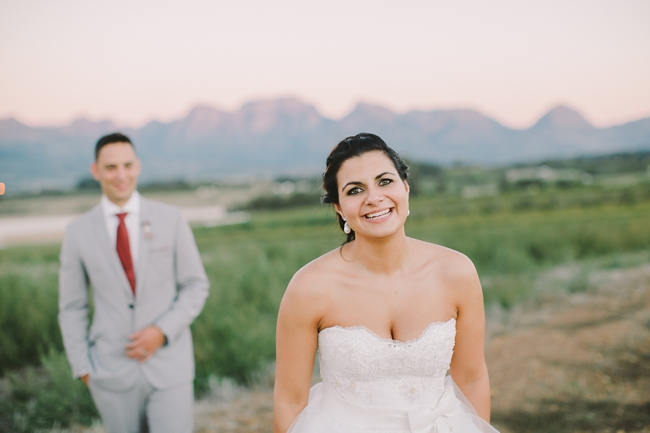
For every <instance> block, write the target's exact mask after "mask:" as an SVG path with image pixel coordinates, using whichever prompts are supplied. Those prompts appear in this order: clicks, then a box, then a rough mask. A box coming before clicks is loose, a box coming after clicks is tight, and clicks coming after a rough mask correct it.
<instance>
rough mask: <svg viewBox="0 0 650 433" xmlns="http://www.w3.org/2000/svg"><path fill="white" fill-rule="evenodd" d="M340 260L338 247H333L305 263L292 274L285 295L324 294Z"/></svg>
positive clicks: (336, 272) (336, 273)
mask: <svg viewBox="0 0 650 433" xmlns="http://www.w3.org/2000/svg"><path fill="white" fill-rule="evenodd" d="M340 261H341V258H340V252H339V249H335V250H332V251H329V252H327V253H325V254H323V255H322V256H320V257H318V258H316V259H314V260H312V261H311V262H309V263H307V264H306V265H304V266H303V267H301V268H300V269H298V271H296V273H295V274H293V277H292V278H291V281H289V284H288V285H287V289H286V291H285V297H286V296H297V297H307V298H314V297H323V296H325V295H326V294H328V293H329V290H328V288H329V287H331V286H332V282H333V280H334V278H335V277H336V275H338V265H340Z"/></svg>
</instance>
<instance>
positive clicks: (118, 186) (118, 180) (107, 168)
mask: <svg viewBox="0 0 650 433" xmlns="http://www.w3.org/2000/svg"><path fill="white" fill-rule="evenodd" d="M90 171H91V173H92V175H93V177H94V178H95V179H96V180H97V181H98V182H99V184H100V185H101V187H102V192H103V193H104V194H106V197H108V199H109V200H110V201H112V202H113V203H115V204H116V205H118V206H123V205H124V204H126V202H127V201H128V200H129V198H131V194H133V191H134V190H135V187H136V186H137V183H138V175H139V174H140V161H139V160H138V157H137V156H136V155H135V152H134V150H133V146H131V144H130V143H126V142H117V143H110V144H107V145H106V146H104V147H102V148H101V150H100V151H99V155H97V161H95V162H94V163H93V164H92V165H91V166H90Z"/></svg>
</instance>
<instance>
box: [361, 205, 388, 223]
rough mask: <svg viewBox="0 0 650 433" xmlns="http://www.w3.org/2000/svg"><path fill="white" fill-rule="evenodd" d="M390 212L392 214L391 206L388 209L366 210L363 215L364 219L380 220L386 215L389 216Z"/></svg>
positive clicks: (385, 217)
mask: <svg viewBox="0 0 650 433" xmlns="http://www.w3.org/2000/svg"><path fill="white" fill-rule="evenodd" d="M392 214H393V208H392V207H391V208H388V209H382V210H377V211H373V212H368V213H367V214H365V215H364V216H363V217H364V218H365V219H366V221H372V222H381V221H384V220H385V219H387V218H388V217H390V216H391V215H392Z"/></svg>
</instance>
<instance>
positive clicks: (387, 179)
mask: <svg viewBox="0 0 650 433" xmlns="http://www.w3.org/2000/svg"><path fill="white" fill-rule="evenodd" d="M391 183H393V179H389V178H387V177H385V178H383V179H381V180H380V181H379V186H384V185H388V184H391Z"/></svg>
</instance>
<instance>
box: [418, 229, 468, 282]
mask: <svg viewBox="0 0 650 433" xmlns="http://www.w3.org/2000/svg"><path fill="white" fill-rule="evenodd" d="M411 245H413V248H414V250H415V251H416V253H417V257H420V258H421V260H422V261H423V264H424V265H425V266H427V267H430V269H431V270H432V271H433V272H436V274H438V275H439V276H441V277H444V278H445V279H452V280H457V279H460V280H463V279H470V280H473V279H475V278H476V268H475V266H474V263H473V262H472V260H471V259H470V258H469V257H467V256H466V255H465V254H463V253H461V252H460V251H456V250H454V249H452V248H448V247H445V246H443V245H439V244H435V243H431V242H426V241H422V240H419V239H411Z"/></svg>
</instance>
